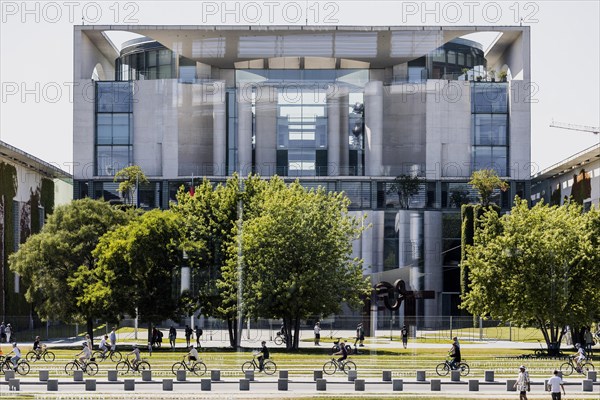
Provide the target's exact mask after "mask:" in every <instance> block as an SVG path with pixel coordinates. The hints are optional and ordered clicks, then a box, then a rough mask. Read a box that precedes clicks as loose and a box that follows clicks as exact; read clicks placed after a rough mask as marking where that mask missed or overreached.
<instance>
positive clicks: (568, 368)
mask: <svg viewBox="0 0 600 400" xmlns="http://www.w3.org/2000/svg"><path fill="white" fill-rule="evenodd" d="M575 357H576V356H569V358H568V359H567V360H568V361H567V362H566V363H562V364H561V365H560V372H562V374H563V375H565V376H568V375H571V374H572V373H573V371H577V372H578V373H580V374H583V375H587V372H588V371H594V364H592V363H591V362H589V361H588V360H585V361H584V362H583V364H581V368H578V367H577V365H575V363H574V362H573V360H574V359H575Z"/></svg>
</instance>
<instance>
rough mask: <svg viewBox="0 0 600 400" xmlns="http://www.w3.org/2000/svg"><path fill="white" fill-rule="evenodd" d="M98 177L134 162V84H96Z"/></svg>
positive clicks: (111, 174)
mask: <svg viewBox="0 0 600 400" xmlns="http://www.w3.org/2000/svg"><path fill="white" fill-rule="evenodd" d="M95 114H96V118H95V125H96V126H95V132H96V135H95V175H97V176H106V175H107V176H113V175H114V174H115V173H117V172H118V171H119V170H120V169H122V168H124V167H126V166H128V165H131V164H132V162H133V138H132V132H133V126H132V122H133V85H132V83H130V82H112V81H111V82H96V113H95Z"/></svg>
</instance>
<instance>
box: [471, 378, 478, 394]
mask: <svg viewBox="0 0 600 400" xmlns="http://www.w3.org/2000/svg"><path fill="white" fill-rule="evenodd" d="M469 392H479V379H469Z"/></svg>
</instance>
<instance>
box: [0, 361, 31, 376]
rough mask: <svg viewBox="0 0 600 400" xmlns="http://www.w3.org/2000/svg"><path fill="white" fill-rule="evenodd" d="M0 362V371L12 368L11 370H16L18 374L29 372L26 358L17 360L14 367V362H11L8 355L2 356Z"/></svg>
mask: <svg viewBox="0 0 600 400" xmlns="http://www.w3.org/2000/svg"><path fill="white" fill-rule="evenodd" d="M0 362H1V363H2V365H0V369H2V372H6V371H11V370H12V371H16V372H17V373H18V374H19V375H27V374H28V373H29V370H30V369H31V367H30V366H29V363H28V362H27V360H23V359H21V360H19V362H18V363H17V367H16V368H15V366H14V364H13V363H12V361H11V358H10V357H4V359H3V360H1V361H0Z"/></svg>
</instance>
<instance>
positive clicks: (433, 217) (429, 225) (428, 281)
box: [423, 211, 444, 324]
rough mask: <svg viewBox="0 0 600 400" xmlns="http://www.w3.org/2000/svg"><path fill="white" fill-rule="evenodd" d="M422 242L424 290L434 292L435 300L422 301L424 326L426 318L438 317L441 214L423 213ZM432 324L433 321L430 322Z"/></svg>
mask: <svg viewBox="0 0 600 400" xmlns="http://www.w3.org/2000/svg"><path fill="white" fill-rule="evenodd" d="M423 219H424V233H423V235H424V239H425V240H424V242H425V251H424V253H425V257H424V258H425V259H424V261H425V270H424V272H425V279H424V280H425V282H424V288H423V289H424V290H433V291H435V299H431V300H423V304H424V307H425V324H427V323H428V321H429V319H428V317H433V316H438V315H439V313H438V310H439V308H438V306H439V305H440V301H441V296H442V290H443V282H444V274H443V270H442V251H443V246H442V212H441V211H425V212H424V217H423ZM430 322H431V324H433V321H430Z"/></svg>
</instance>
